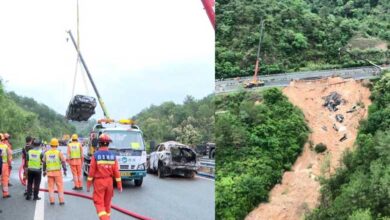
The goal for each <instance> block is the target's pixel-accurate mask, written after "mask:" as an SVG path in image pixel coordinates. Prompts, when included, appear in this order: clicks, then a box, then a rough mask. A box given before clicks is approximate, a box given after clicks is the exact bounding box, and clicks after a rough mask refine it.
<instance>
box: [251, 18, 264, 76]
mask: <svg viewBox="0 0 390 220" xmlns="http://www.w3.org/2000/svg"><path fill="white" fill-rule="evenodd" d="M263 29H264V20H261V21H260V37H259V46H258V47H257V57H256V65H255V74H254V75H253V82H257V73H258V71H259V62H260V50H261V40H262V39H263Z"/></svg>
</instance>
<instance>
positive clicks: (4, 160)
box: [0, 144, 8, 163]
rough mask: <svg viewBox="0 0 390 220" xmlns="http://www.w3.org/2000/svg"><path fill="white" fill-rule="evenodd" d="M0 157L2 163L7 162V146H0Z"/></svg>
mask: <svg viewBox="0 0 390 220" xmlns="http://www.w3.org/2000/svg"><path fill="white" fill-rule="evenodd" d="M0 150H1V157H2V158H3V163H7V161H8V145H6V144H0Z"/></svg>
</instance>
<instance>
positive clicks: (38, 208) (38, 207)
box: [34, 177, 47, 220]
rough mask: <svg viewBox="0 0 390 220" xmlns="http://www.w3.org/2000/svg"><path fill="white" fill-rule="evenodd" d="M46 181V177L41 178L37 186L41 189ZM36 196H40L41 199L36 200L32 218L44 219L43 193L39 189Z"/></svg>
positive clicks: (36, 219)
mask: <svg viewBox="0 0 390 220" xmlns="http://www.w3.org/2000/svg"><path fill="white" fill-rule="evenodd" d="M46 181H47V178H46V177H44V178H42V180H41V185H40V186H39V188H41V189H42V188H44V187H45V183H46ZM38 196H39V197H41V200H37V201H36V204H35V213H34V220H44V219H45V193H44V192H41V191H39V194H38Z"/></svg>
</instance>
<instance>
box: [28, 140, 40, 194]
mask: <svg viewBox="0 0 390 220" xmlns="http://www.w3.org/2000/svg"><path fill="white" fill-rule="evenodd" d="M41 144H42V142H41V141H40V140H39V139H35V140H34V142H33V148H32V149H30V150H29V151H28V152H27V157H26V163H25V164H26V165H25V169H26V170H27V195H26V200H30V199H31V195H32V189H33V185H34V198H33V200H40V199H41V198H40V197H38V193H39V185H40V184H41V177H42V159H43V152H42V149H41Z"/></svg>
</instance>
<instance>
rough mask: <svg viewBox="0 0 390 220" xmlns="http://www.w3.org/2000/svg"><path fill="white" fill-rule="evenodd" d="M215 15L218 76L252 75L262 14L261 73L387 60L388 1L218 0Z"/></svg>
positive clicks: (389, 28) (389, 54)
mask: <svg viewBox="0 0 390 220" xmlns="http://www.w3.org/2000/svg"><path fill="white" fill-rule="evenodd" d="M216 14H217V17H216V20H217V21H218V25H217V31H216V78H227V77H236V76H247V75H252V74H253V69H254V64H255V60H256V51H257V46H258V39H259V35H260V33H259V21H260V19H261V18H263V19H265V34H264V37H263V44H262V50H261V51H262V52H261V59H262V62H261V72H260V74H272V73H279V72H286V71H297V70H314V69H325V68H335V67H351V66H361V65H368V64H367V63H366V62H365V61H362V60H361V59H360V58H367V59H369V60H371V61H374V62H375V63H377V64H383V63H390V58H389V57H390V52H389V50H388V43H389V42H390V1H388V0H354V1H353V0H330V1H319V0H243V1H229V0H220V1H217V3H216ZM339 48H346V49H348V51H350V52H351V53H352V54H353V55H352V56H351V55H349V54H347V53H339Z"/></svg>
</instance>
